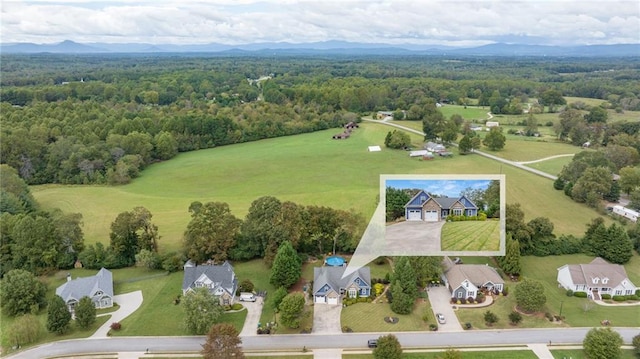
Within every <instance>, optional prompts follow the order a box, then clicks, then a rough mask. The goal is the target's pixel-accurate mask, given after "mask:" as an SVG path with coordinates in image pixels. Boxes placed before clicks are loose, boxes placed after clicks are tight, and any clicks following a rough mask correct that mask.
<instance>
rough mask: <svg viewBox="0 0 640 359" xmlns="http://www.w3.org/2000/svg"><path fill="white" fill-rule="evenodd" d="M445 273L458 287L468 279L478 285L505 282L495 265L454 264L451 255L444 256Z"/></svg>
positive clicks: (450, 283)
mask: <svg viewBox="0 0 640 359" xmlns="http://www.w3.org/2000/svg"><path fill="white" fill-rule="evenodd" d="M443 264H444V275H445V276H446V277H447V281H448V282H449V285H450V286H451V287H452V288H457V287H458V286H459V285H460V284H461V283H462V282H464V281H465V280H468V281H469V282H471V283H473V285H475V286H476V287H478V288H479V287H481V286H482V285H483V284H485V283H488V282H491V283H493V284H504V280H503V279H502V277H500V275H499V274H498V272H496V270H495V269H494V268H493V267H490V266H488V265H482V264H454V263H453V261H452V260H451V259H450V258H449V257H444V261H443Z"/></svg>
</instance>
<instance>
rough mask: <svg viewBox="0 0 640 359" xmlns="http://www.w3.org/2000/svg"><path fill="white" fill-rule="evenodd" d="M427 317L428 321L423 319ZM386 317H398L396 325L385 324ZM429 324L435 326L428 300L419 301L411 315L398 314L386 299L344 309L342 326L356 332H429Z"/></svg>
mask: <svg viewBox="0 0 640 359" xmlns="http://www.w3.org/2000/svg"><path fill="white" fill-rule="evenodd" d="M425 315H426V318H427V321H424V320H423V319H422V317H423V316H425ZM385 317H397V318H399V320H398V322H397V323H395V324H391V323H387V322H385V320H384V318H385ZM429 323H431V324H435V323H436V322H435V319H434V318H433V313H432V311H431V304H429V301H428V300H426V299H418V301H417V302H416V304H415V306H414V308H413V312H412V313H411V314H396V313H394V312H393V311H392V310H391V305H390V304H389V303H387V302H386V300H385V298H379V301H378V302H375V303H374V302H372V303H355V304H353V305H350V306H348V307H345V308H342V313H341V315H340V325H341V326H342V327H349V328H351V329H352V330H353V331H354V332H357V333H360V332H404V331H424V330H429Z"/></svg>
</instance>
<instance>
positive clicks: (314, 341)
mask: <svg viewBox="0 0 640 359" xmlns="http://www.w3.org/2000/svg"><path fill="white" fill-rule="evenodd" d="M589 329H591V328H558V329H511V330H471V331H465V332H464V334H461V333H459V332H450V333H447V332H398V333H394V334H395V335H396V336H397V337H398V339H399V341H400V343H401V344H402V346H403V347H404V348H425V347H441V348H442V347H444V348H446V347H449V346H451V347H463V346H481V347H484V346H492V345H493V346H503V345H528V344H547V343H549V341H552V342H553V344H554V345H572V344H581V343H582V340H583V339H584V336H585V335H586V334H587V332H588V331H589ZM613 329H614V330H616V331H618V332H619V333H620V334H621V335H622V338H623V339H624V342H625V343H631V339H632V338H633V336H634V335H637V334H638V333H640V328H613ZM384 334H388V333H348V334H347V333H340V334H322V335H313V334H295V335H255V336H249V337H242V341H243V347H244V348H245V350H269V351H277V350H287V349H289V350H298V349H299V350H302V348H303V347H306V348H307V349H309V350H313V349H331V348H336V349H362V350H366V349H367V348H366V346H367V340H368V339H371V338H376V337H378V336H380V335H384ZM203 342H204V337H200V336H197V337H112V338H104V339H75V340H65V341H59V342H54V343H49V344H43V345H42V346H39V347H36V348H32V349H29V350H26V351H24V352H21V353H18V354H16V355H12V356H9V357H8V358H12V359H14V358H15V359H41V358H47V357H55V356H64V355H67V356H68V355H74V354H81V353H85V354H86V353H96V352H110V353H115V352H118V353H124V352H145V350H146V349H147V348H148V349H149V352H150V353H153V352H154V351H155V352H158V351H173V352H180V351H185V352H189V351H193V352H196V351H199V350H200V349H201V344H202V343H203Z"/></svg>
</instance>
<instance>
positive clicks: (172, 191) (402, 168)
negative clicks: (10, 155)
mask: <svg viewBox="0 0 640 359" xmlns="http://www.w3.org/2000/svg"><path fill="white" fill-rule="evenodd" d="M389 130H390V127H388V126H384V125H378V124H369V123H365V124H362V126H360V128H359V129H358V130H357V131H354V134H353V135H352V136H351V138H349V139H348V140H345V141H335V140H332V139H331V134H332V133H333V131H332V130H328V131H321V132H316V133H310V134H303V135H298V136H289V137H283V138H276V139H269V140H263V141H257V142H251V143H244V144H238V145H233V146H224V147H219V148H214V149H208V150H201V151H194V152H188V153H182V154H180V155H178V156H177V157H176V158H174V159H172V160H170V161H166V162H163V163H158V164H154V165H151V166H149V167H148V168H147V169H145V170H144V171H143V172H142V175H141V177H140V178H137V179H136V180H134V181H133V182H132V183H131V184H128V185H125V186H119V187H109V186H60V185H46V186H34V187H32V191H33V194H34V196H35V197H36V199H37V200H38V201H39V202H40V203H41V204H42V206H43V207H44V208H55V207H58V208H61V209H62V210H64V211H66V212H79V213H82V215H83V222H84V227H83V231H84V233H85V241H86V243H95V242H102V243H105V244H108V238H109V231H110V225H111V223H112V222H113V220H114V219H115V218H116V216H117V215H118V213H120V212H123V211H130V210H132V209H133V208H134V207H135V206H144V207H146V208H148V209H149V210H150V211H151V213H152V214H153V219H152V220H153V222H154V223H155V224H156V225H157V226H158V228H159V233H160V235H161V239H160V241H159V246H160V250H161V251H168V250H179V249H180V248H181V245H182V236H183V233H184V230H185V228H186V225H187V223H188V222H189V220H190V216H189V213H188V207H189V204H190V203H191V202H193V201H201V202H208V201H222V202H226V203H228V204H229V206H230V208H231V211H232V213H233V214H235V215H236V216H237V217H239V218H244V216H245V215H246V213H247V211H248V208H249V206H250V205H251V202H252V201H254V200H255V199H257V198H259V197H261V196H266V195H271V196H275V197H277V198H279V199H280V200H283V201H284V200H289V201H293V202H296V203H299V204H305V205H320V206H330V207H333V208H339V209H353V210H355V211H357V212H359V213H362V214H363V216H364V217H365V218H367V219H368V218H370V216H371V214H372V213H373V211H374V209H375V207H376V205H377V197H378V196H379V193H380V189H379V175H380V174H430V173H431V174H465V173H475V174H493V173H505V174H506V178H507V202H509V203H513V202H519V203H521V204H522V206H523V209H524V210H525V213H526V215H527V217H528V219H532V218H535V217H538V216H545V217H549V218H551V219H552V220H553V221H554V223H555V224H556V233H570V234H582V233H583V232H584V224H585V223H587V222H589V221H590V220H591V219H592V218H594V217H596V216H598V214H597V213H596V212H595V211H593V210H591V209H589V208H587V207H586V206H584V205H580V204H577V203H575V202H573V201H571V200H570V199H568V198H566V197H565V196H562V195H560V193H559V192H556V191H554V190H553V188H552V184H551V181H550V180H548V179H544V178H541V177H538V176H535V175H533V174H529V173H526V172H524V171H522V170H519V169H515V168H511V167H509V166H507V165H501V164H499V163H497V162H494V161H492V160H489V159H485V158H482V157H479V156H474V155H469V156H458V155H455V156H454V157H452V158H440V157H438V158H435V159H434V160H431V161H422V160H419V159H416V158H409V156H408V154H407V153H406V152H405V151H399V150H388V149H386V148H384V147H383V150H382V151H381V152H368V151H367V146H369V145H383V142H384V137H385V135H386V134H387V132H388V131H389ZM525 143H526V145H521V146H520V147H518V146H515V144H514V149H513V151H517V152H518V153H521V154H523V156H518V155H513V156H510V157H514V158H515V157H519V158H517V159H520V160H527V159H536V158H539V157H545V156H547V155H552V154H557V153H558V152H560V153H566V152H567V150H566V147H554V148H551V149H549V148H550V147H549V145H550V144H549V143H536V142H531V143H529V142H525ZM554 145H555V144H554ZM523 146H526V147H523ZM502 152H504V153H509V152H508V151H502ZM499 153H500V152H499ZM525 154H526V156H525ZM529 154H532V155H529ZM531 188H535V189H536V190H535V191H532V190H531Z"/></svg>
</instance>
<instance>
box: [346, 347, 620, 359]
mask: <svg viewBox="0 0 640 359" xmlns="http://www.w3.org/2000/svg"><path fill="white" fill-rule="evenodd" d="M443 354H444V351H429V352H423V353H411V352H408V351H407V350H404V351H403V353H402V357H403V358H406V359H438V358H442V355H443ZM460 354H461V356H462V358H463V359H536V358H538V357H537V356H536V355H535V353H534V352H532V351H531V350H528V349H523V350H486V351H473V350H470V351H460ZM342 358H344V359H371V358H373V355H370V354H343V355H342ZM625 359H626V358H625Z"/></svg>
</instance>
